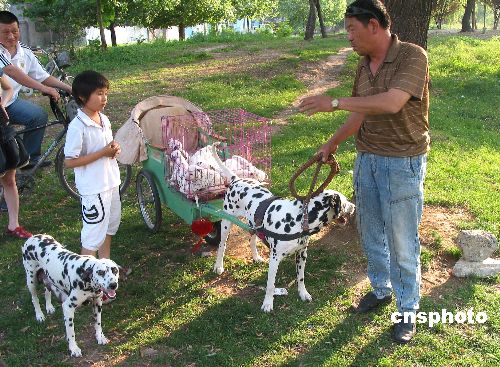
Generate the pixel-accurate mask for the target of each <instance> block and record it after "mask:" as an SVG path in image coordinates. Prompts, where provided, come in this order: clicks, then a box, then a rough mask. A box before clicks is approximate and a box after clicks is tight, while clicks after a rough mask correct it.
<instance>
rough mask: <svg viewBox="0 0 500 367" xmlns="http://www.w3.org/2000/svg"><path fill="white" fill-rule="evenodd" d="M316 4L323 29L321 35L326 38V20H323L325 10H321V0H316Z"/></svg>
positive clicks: (320, 25)
mask: <svg viewBox="0 0 500 367" xmlns="http://www.w3.org/2000/svg"><path fill="white" fill-rule="evenodd" d="M315 5H316V10H317V12H318V19H319V27H320V29H321V37H322V38H326V28H325V22H324V20H323V12H322V11H321V5H320V4H319V0H315Z"/></svg>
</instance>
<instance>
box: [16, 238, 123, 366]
mask: <svg viewBox="0 0 500 367" xmlns="http://www.w3.org/2000/svg"><path fill="white" fill-rule="evenodd" d="M22 254H23V265H24V270H25V272H26V283H27V285H28V289H29V291H30V293H31V300H32V302H33V306H34V308H35V315H36V319H37V321H39V322H42V321H44V320H45V315H44V314H43V312H42V310H41V308H40V302H39V300H38V296H37V294H36V282H37V280H38V281H39V282H41V283H43V284H44V285H45V309H46V311H47V314H52V313H54V312H55V308H54V306H53V305H52V301H51V295H52V294H54V295H55V296H56V297H57V298H58V299H59V301H61V302H62V309H63V314H64V323H65V327H66V339H67V340H68V344H69V351H70V353H71V356H72V357H81V355H82V351H81V349H80V348H79V347H78V345H77V344H76V341H75V330H74V315H75V310H76V308H77V307H79V306H80V305H81V304H82V303H84V302H85V301H87V300H90V301H92V307H93V314H94V318H95V325H94V327H95V336H96V339H97V344H101V345H102V344H107V343H108V339H107V338H106V337H105V336H104V334H103V331H102V326H101V309H102V295H103V294H106V295H107V296H108V297H109V298H115V297H116V290H117V289H118V276H119V268H118V265H116V263H115V262H114V261H112V260H109V259H96V258H95V257H93V256H82V255H78V254H76V253H74V252H71V251H69V250H66V248H64V246H63V245H61V244H60V243H58V242H57V241H56V240H54V238H52V237H51V236H48V235H45V234H37V235H35V236H33V237H31V238H29V239H28V240H27V241H26V242H25V243H24V245H23V248H22Z"/></svg>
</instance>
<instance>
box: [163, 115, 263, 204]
mask: <svg viewBox="0 0 500 367" xmlns="http://www.w3.org/2000/svg"><path fill="white" fill-rule="evenodd" d="M161 121H162V140H163V144H164V147H165V155H166V159H165V161H166V167H165V168H166V169H165V172H166V174H165V180H166V181H167V182H168V183H169V184H170V185H171V187H174V188H175V189H176V190H178V191H180V192H181V193H182V194H184V195H185V196H186V197H188V198H190V199H194V198H197V199H199V200H210V199H214V198H217V197H220V196H222V194H223V193H224V192H225V188H226V186H227V184H228V180H227V179H226V178H225V177H224V176H223V175H222V174H221V169H220V168H219V166H218V165H217V164H216V162H215V160H214V158H213V154H212V153H211V151H212V149H211V146H212V145H214V144H215V145H216V146H217V150H218V153H219V157H220V158H221V160H222V161H223V163H224V165H225V166H226V167H227V168H229V170H230V171H232V172H233V173H235V174H236V175H237V176H238V177H240V178H253V179H256V180H258V181H260V182H263V183H269V182H270V172H271V126H270V125H269V121H268V119H266V118H264V117H261V116H258V115H255V114H252V113H249V112H246V111H244V110H242V109H224V110H216V111H208V112H193V113H190V114H186V115H180V116H163V117H162V119H161Z"/></svg>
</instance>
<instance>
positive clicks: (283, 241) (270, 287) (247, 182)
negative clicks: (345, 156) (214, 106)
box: [212, 148, 355, 312]
mask: <svg viewBox="0 0 500 367" xmlns="http://www.w3.org/2000/svg"><path fill="white" fill-rule="evenodd" d="M212 154H213V156H214V158H215V160H217V161H218V163H219V167H220V170H221V172H223V175H224V176H225V177H226V178H228V179H229V180H230V184H229V186H228V188H227V191H226V193H225V196H224V211H225V212H227V213H228V214H231V215H233V216H236V217H243V218H245V219H246V220H247V222H248V225H249V226H250V227H253V228H254V227H255V219H256V218H255V214H256V211H257V208H258V207H259V206H260V203H261V202H263V201H265V200H267V199H270V198H273V197H274V195H273V194H272V193H271V192H270V191H269V190H268V189H267V188H266V187H264V186H262V184H261V183H260V182H259V181H257V180H254V179H250V178H243V179H242V178H239V177H238V176H236V175H235V174H234V173H233V172H232V171H230V170H229V169H227V167H226V166H224V164H223V163H222V161H221V160H220V158H219V156H218V154H217V150H216V149H215V148H214V149H213V151H212ZM354 210H355V205H354V204H352V203H351V202H349V201H348V200H347V198H346V197H345V196H344V195H342V194H341V193H339V192H337V191H333V190H325V191H323V192H322V193H321V194H319V195H317V196H315V197H313V198H311V200H310V201H309V203H308V206H307V213H308V218H309V230H308V231H307V232H306V233H304V232H303V229H302V219H303V218H302V217H303V203H302V201H300V200H289V199H281V198H276V200H274V201H272V203H270V205H269V206H268V207H267V209H266V210H265V212H263V213H262V215H263V220H262V227H260V229H256V230H257V233H259V231H260V234H259V237H260V238H262V239H263V240H264V242H266V244H268V246H269V250H270V252H269V253H270V256H269V269H268V276H267V286H266V295H265V297H264V302H263V304H262V307H261V309H262V310H263V311H264V312H270V311H272V310H273V301H274V295H275V294H280V293H279V292H277V290H276V288H275V279H276V273H277V270H278V266H279V263H280V262H281V260H282V259H283V258H284V257H286V256H287V255H290V254H295V263H296V273H297V285H298V292H299V296H300V298H301V299H302V300H303V301H311V300H312V297H311V295H310V294H309V292H308V291H307V289H306V287H305V283H304V269H305V265H306V259H307V246H308V243H309V236H310V235H312V234H314V233H317V232H319V231H320V229H321V228H322V227H324V226H326V225H327V224H328V223H330V222H332V221H333V220H336V221H337V222H339V223H341V224H345V223H346V221H347V219H348V218H349V217H350V216H351V215H352V214H353V213H354ZM231 225H232V223H231V222H230V221H228V220H225V219H223V220H222V222H221V242H220V244H219V248H218V251H217V259H216V261H215V265H214V271H215V272H216V273H217V274H222V273H223V272H224V263H223V261H224V252H225V250H226V241H227V237H228V235H229V231H230V229H231ZM250 247H251V249H252V257H253V259H254V261H262V258H261V257H260V256H259V254H258V252H257V247H256V235H255V234H254V235H252V238H251V240H250Z"/></svg>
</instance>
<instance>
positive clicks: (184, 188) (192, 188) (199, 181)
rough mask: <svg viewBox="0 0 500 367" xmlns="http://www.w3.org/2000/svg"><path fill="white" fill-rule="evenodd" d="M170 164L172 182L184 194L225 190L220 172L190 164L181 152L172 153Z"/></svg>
mask: <svg viewBox="0 0 500 367" xmlns="http://www.w3.org/2000/svg"><path fill="white" fill-rule="evenodd" d="M170 163H171V167H172V171H171V174H170V182H171V183H173V184H175V185H177V186H178V188H179V191H180V192H182V193H184V194H194V193H196V192H199V191H202V190H205V189H210V190H217V189H223V188H224V186H225V181H224V178H223V177H222V176H221V174H220V172H218V171H215V170H213V169H211V168H204V167H202V166H199V165H194V164H190V163H189V161H188V160H187V159H186V158H185V157H184V154H183V153H182V151H181V150H174V151H172V153H170Z"/></svg>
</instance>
